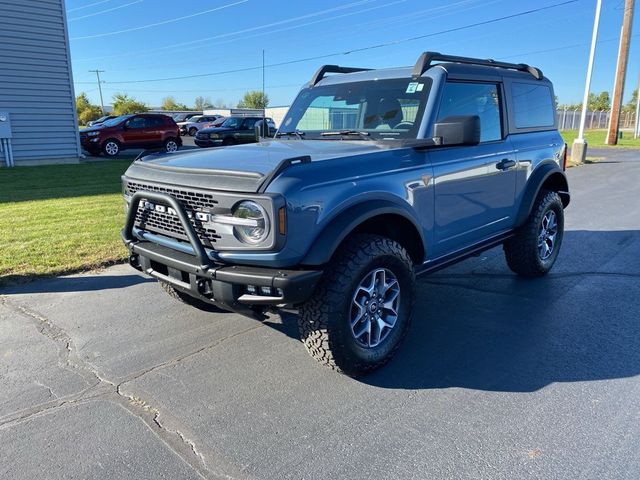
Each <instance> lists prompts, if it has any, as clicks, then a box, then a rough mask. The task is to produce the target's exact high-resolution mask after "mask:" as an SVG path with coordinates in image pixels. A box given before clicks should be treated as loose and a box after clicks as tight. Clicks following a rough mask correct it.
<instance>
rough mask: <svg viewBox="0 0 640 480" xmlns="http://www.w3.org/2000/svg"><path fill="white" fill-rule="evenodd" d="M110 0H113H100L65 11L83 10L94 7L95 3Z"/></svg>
mask: <svg viewBox="0 0 640 480" xmlns="http://www.w3.org/2000/svg"><path fill="white" fill-rule="evenodd" d="M111 1H113V0H101V1H99V2H94V3H90V4H89V5H83V6H82V7H75V8H70V9H69V10H67V13H69V12H75V11H76V10H84V9H85V8H89V7H95V6H96V5H100V4H102V3H108V2H111Z"/></svg>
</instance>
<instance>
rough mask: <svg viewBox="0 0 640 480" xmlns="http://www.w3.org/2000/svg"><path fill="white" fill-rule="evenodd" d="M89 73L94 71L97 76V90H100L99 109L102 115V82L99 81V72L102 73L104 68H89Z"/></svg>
mask: <svg viewBox="0 0 640 480" xmlns="http://www.w3.org/2000/svg"><path fill="white" fill-rule="evenodd" d="M89 72H91V73H95V74H96V77H97V78H98V91H99V92H100V109H101V110H102V115H104V100H102V82H100V74H101V73H104V70H89Z"/></svg>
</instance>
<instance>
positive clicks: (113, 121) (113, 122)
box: [100, 115, 133, 127]
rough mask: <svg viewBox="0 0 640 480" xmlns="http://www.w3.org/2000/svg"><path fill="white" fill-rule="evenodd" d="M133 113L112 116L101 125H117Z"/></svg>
mask: <svg viewBox="0 0 640 480" xmlns="http://www.w3.org/2000/svg"><path fill="white" fill-rule="evenodd" d="M132 116H133V115H121V116H119V117H116V118H112V119H111V120H107V121H106V122H102V123H101V124H100V125H104V126H105V127H115V126H116V125H118V124H119V123H121V122H123V121H125V120H126V119H127V118H131V117H132Z"/></svg>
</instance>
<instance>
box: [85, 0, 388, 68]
mask: <svg viewBox="0 0 640 480" xmlns="http://www.w3.org/2000/svg"><path fill="white" fill-rule="evenodd" d="M374 1H377V0H358V1H356V2H351V3H348V4H346V5H341V6H339V7H333V8H328V9H327V8H325V9H322V10H317V11H315V12H311V13H308V14H305V15H301V16H298V17H292V18H288V19H285V20H280V21H278V22H273V23H265V24H262V25H256V26H254V27H250V28H247V29H242V30H236V31H234V32H228V33H226V34H222V35H221V36H232V35H240V34H242V33H248V32H250V31H256V30H262V29H265V28H270V27H274V26H277V25H283V24H285V23H291V22H297V21H298V20H303V19H305V18H312V17H317V16H318V15H324V14H326V13H332V12H335V11H339V10H344V9H347V8H351V7H354V6H358V5H364V4H367V3H371V2H374ZM361 12H362V10H360V11H358V12H354V14H357V13H361ZM333 18H335V17H331V18H329V19H327V20H331V19H333ZM272 32H273V31H269V32H266V34H270V33H272ZM217 38H218V36H213V37H205V38H200V39H198V40H190V41H188V42H182V43H172V44H171V45H165V46H164V47H158V48H151V49H147V50H141V51H138V52H133V53H124V54H119V55H103V56H101V57H91V58H81V59H78V60H76V61H85V60H92V61H93V60H96V59H103V58H120V57H127V56H131V55H134V56H140V55H144V54H147V53H154V52H159V51H164V50H167V49H173V48H180V47H183V46H185V45H190V44H194V43H200V42H206V41H210V40H215V39H217ZM245 38H246V37H245ZM181 50H182V49H181Z"/></svg>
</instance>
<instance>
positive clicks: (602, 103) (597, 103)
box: [587, 91, 611, 111]
mask: <svg viewBox="0 0 640 480" xmlns="http://www.w3.org/2000/svg"><path fill="white" fill-rule="evenodd" d="M587 108H588V109H589V110H592V111H593V110H609V109H610V108H611V98H609V92H606V91H605V92H600V93H599V94H598V95H596V94H595V93H590V94H589V101H588V102H587Z"/></svg>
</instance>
